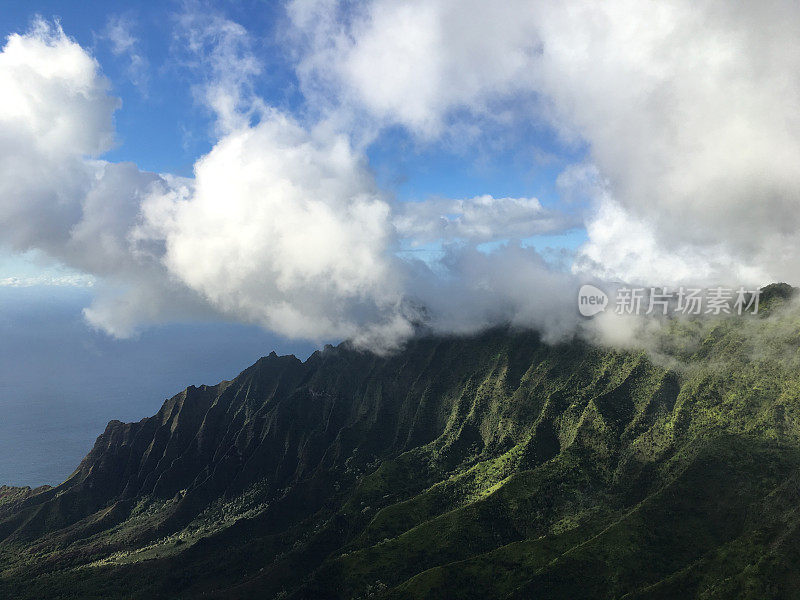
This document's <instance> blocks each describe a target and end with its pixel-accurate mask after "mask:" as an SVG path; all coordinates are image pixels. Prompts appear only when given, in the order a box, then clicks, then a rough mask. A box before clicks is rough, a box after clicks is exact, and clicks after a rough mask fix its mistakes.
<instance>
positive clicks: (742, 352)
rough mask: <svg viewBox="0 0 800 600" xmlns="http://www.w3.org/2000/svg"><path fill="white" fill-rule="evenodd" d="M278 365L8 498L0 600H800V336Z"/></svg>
mask: <svg viewBox="0 0 800 600" xmlns="http://www.w3.org/2000/svg"><path fill="white" fill-rule="evenodd" d="M790 291H791V290H790V289H789V288H787V287H781V286H771V287H770V288H769V289H767V290H766V292H765V295H764V302H763V306H764V309H763V310H762V314H760V315H759V316H755V317H750V318H747V319H743V318H737V317H725V318H720V319H716V320H708V319H699V320H694V321H672V322H668V323H666V324H665V325H664V327H663V328H662V330H661V332H660V333H658V334H656V335H654V336H653V338H652V340H650V341H649V344H650V346H651V347H650V351H649V352H643V351H619V350H611V349H606V348H600V347H594V346H591V345H588V344H586V343H584V342H581V341H577V340H575V341H571V342H568V343H562V344H557V345H547V344H544V343H542V342H541V341H540V340H539V338H538V337H537V335H536V334H534V333H530V332H518V331H511V330H506V329H502V330H492V331H489V332H486V333H484V334H481V335H478V336H474V337H470V338H437V337H421V338H419V339H416V340H414V341H412V342H410V343H409V345H408V346H407V348H406V349H405V350H403V351H402V352H400V353H397V354H395V355H392V356H388V357H378V356H374V355H371V354H367V353H362V352H358V351H355V350H352V349H349V348H348V347H347V346H346V345H343V346H340V347H337V348H330V347H329V348H327V349H326V350H325V351H323V352H318V353H316V354H314V355H312V356H311V357H310V358H309V359H308V360H307V361H306V362H304V363H303V362H301V361H299V360H297V359H296V358H294V357H278V356H276V355H274V354H272V355H270V356H268V357H265V358H263V359H261V360H259V361H258V362H257V363H256V364H255V365H253V366H252V367H250V368H249V369H247V370H245V371H244V372H242V373H241V374H240V375H239V376H238V377H237V378H236V379H234V380H233V381H231V382H224V383H222V384H219V385H217V386H214V387H201V388H194V387H191V388H188V389H187V390H185V391H184V392H182V393H181V394H178V395H177V396H175V397H174V398H172V399H170V400H168V401H167V402H166V403H165V404H164V406H163V407H162V409H161V410H160V411H159V413H158V414H157V415H155V416H153V417H151V418H149V419H144V420H142V421H140V422H139V423H132V424H123V423H120V422H116V421H114V422H111V423H109V425H108V427H107V429H106V431H105V432H104V433H103V434H102V435H101V436H100V437H99V438H98V440H97V443H96V445H95V447H94V449H93V450H92V451H91V452H90V453H89V454H88V455H87V457H86V458H85V459H84V460H83V462H82V463H81V464H80V466H79V467H78V469H77V470H76V471H75V472H74V473H73V474H72V475H71V476H70V477H69V478H68V479H67V481H65V482H64V483H63V484H61V485H60V486H58V487H55V488H39V489H37V490H27V489H18V488H0V597H3V598H5V597H8V598H31V599H33V598H36V599H46V598H64V599H66V598H81V599H88V598H98V599H99V598H103V599H108V598H142V599H144V598H147V599H151V598H198V597H202V598H225V599H231V598H297V599H300V598H308V599H327V598H345V599H351V598H353V599H354V598H398V599H399V598H420V599H422V598H454V599H455V598H475V599H477V598H520V599H522V598H535V597H541V598H565V599H566V598H570V599H574V598H626V599H628V598H630V599H632V598H677V597H681V598H683V597H689V598H754V599H755V598H759V599H761V598H790V597H800V571H798V570H797V569H796V565H797V564H798V558H800V557H798V556H797V554H798V550H800V496H799V495H798V494H800V368H799V367H800V355H798V348H800V313H799V312H798V310H797V309H796V308H795V305H794V303H793V302H791V301H790V300H789V296H790V295H791V294H790Z"/></svg>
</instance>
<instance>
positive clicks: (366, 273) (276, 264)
mask: <svg viewBox="0 0 800 600" xmlns="http://www.w3.org/2000/svg"><path fill="white" fill-rule="evenodd" d="M143 214H144V219H145V221H144V225H143V227H142V228H141V229H140V237H142V238H143V239H147V238H151V239H163V240H164V241H165V244H166V252H165V255H164V263H165V264H166V265H167V267H168V268H169V270H170V272H171V273H173V274H175V275H176V276H177V277H179V278H180V279H181V281H183V282H185V283H186V284H187V285H188V286H190V287H191V288H193V289H196V290H198V291H199V292H200V293H202V294H203V295H204V296H205V297H206V298H208V299H209V301H210V302H211V303H212V304H214V305H215V306H218V307H219V308H220V309H221V310H223V311H225V312H227V313H230V314H232V315H235V316H238V317H239V318H244V319H246V320H249V321H253V322H258V323H261V324H263V325H265V326H267V327H269V328H270V329H272V330H274V331H278V332H280V333H283V334H286V335H294V336H298V335H299V336H303V337H307V338H311V339H330V338H332V337H334V338H342V337H351V338H357V337H358V336H359V335H362V334H363V335H372V333H370V331H369V330H370V328H372V327H376V328H379V329H380V328H383V327H388V328H394V327H397V326H401V327H402V324H401V323H400V321H398V310H399V309H400V304H401V299H402V288H403V282H402V281H401V280H400V279H399V277H398V275H399V273H398V272H399V269H397V268H394V265H393V263H392V260H391V258H390V253H389V252H388V249H389V244H390V241H391V239H390V238H391V229H390V223H389V214H390V209H389V206H388V204H387V203H386V202H385V201H384V200H383V199H382V198H381V196H380V195H379V194H378V192H377V190H376V189H375V186H374V183H373V181H372V178H371V176H370V174H369V172H368V171H367V169H366V165H365V163H364V162H363V159H362V158H361V157H360V156H359V155H357V154H355V153H354V152H353V150H352V149H351V148H350V145H349V142H348V141H347V139H346V138H344V137H342V136H336V137H333V138H330V137H327V136H315V135H313V134H310V133H309V132H307V131H305V130H304V129H302V128H301V127H300V126H298V125H297V124H296V123H294V122H293V121H292V120H291V119H289V118H287V117H286V116H284V115H282V114H280V113H277V112H273V113H272V114H270V115H268V116H267V115H265V116H264V117H263V118H262V120H261V121H260V123H259V124H258V125H257V126H255V127H248V128H244V129H240V130H237V131H235V132H232V133H231V134H229V135H227V136H225V137H223V138H222V139H221V140H220V141H219V142H218V143H217V145H216V146H215V147H214V149H213V150H212V151H211V152H210V153H209V154H208V155H206V156H204V157H203V158H202V159H200V161H198V163H197V164H196V166H195V178H194V181H193V183H192V185H191V186H186V187H183V188H180V189H177V190H175V189H171V190H169V191H168V192H167V193H166V194H163V193H161V194H153V195H151V196H150V197H149V198H148V199H147V200H146V201H145V203H144V204H143ZM407 326H408V325H407V323H406V327H407ZM362 332H364V333H362ZM402 333H407V331H404V332H402Z"/></svg>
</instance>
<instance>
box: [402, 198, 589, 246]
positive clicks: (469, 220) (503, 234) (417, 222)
mask: <svg viewBox="0 0 800 600" xmlns="http://www.w3.org/2000/svg"><path fill="white" fill-rule="evenodd" d="M579 223H580V221H579V220H578V219H577V218H575V217H570V216H569V215H567V214H565V213H564V212H561V211H556V210H551V209H546V208H544V207H543V206H542V204H541V203H540V202H539V200H538V199H536V198H494V197H492V196H490V195H488V194H487V195H484V196H476V197H475V198H469V199H466V200H450V199H446V198H439V199H430V200H425V201H422V202H404V203H400V204H398V206H397V207H396V211H395V216H394V225H395V228H396V230H397V232H398V234H399V235H400V236H402V237H405V238H408V239H410V240H412V242H413V243H414V244H424V243H429V242H434V241H453V240H465V241H470V242H477V243H482V242H489V241H496V240H504V239H509V238H511V239H524V238H527V237H531V236H534V235H541V234H552V233H561V232H563V231H565V230H567V229H570V228H571V227H574V226H576V225H578V224H579Z"/></svg>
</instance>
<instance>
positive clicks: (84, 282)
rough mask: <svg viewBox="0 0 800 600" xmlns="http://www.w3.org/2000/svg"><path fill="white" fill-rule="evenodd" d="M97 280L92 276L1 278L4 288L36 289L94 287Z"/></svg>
mask: <svg viewBox="0 0 800 600" xmlns="http://www.w3.org/2000/svg"><path fill="white" fill-rule="evenodd" d="M94 284H95V279H94V277H92V276H91V275H81V274H74V275H58V276H52V275H40V276H36V277H3V278H0V286H2V287H34V286H40V285H44V286H55V287H92V286H93V285H94Z"/></svg>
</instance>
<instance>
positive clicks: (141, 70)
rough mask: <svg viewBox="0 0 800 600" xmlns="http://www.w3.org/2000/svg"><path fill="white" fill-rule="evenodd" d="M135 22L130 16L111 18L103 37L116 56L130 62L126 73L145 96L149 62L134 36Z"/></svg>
mask: <svg viewBox="0 0 800 600" xmlns="http://www.w3.org/2000/svg"><path fill="white" fill-rule="evenodd" d="M134 26H135V22H134V20H133V18H132V16H131V15H130V14H124V15H116V16H112V17H109V19H108V21H107V23H106V27H105V30H104V32H103V37H104V38H105V39H106V40H108V42H109V44H110V45H111V52H113V53H114V55H115V56H119V57H125V58H126V59H127V61H128V65H127V67H126V72H127V75H128V78H129V79H130V81H131V83H132V84H133V85H135V86H136V87H137V88H139V90H140V91H141V92H142V93H143V94H145V95H146V94H147V88H148V83H149V80H150V75H149V71H148V69H149V61H148V60H147V57H146V56H145V55H144V54H143V52H142V50H141V42H140V40H139V38H137V37H136V36H135V35H134V34H133V29H134Z"/></svg>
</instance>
